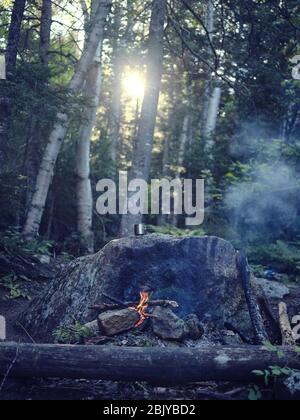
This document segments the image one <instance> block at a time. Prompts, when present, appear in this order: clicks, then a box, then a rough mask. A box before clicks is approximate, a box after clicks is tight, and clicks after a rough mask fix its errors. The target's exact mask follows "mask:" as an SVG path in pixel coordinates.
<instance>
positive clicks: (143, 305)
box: [133, 292, 150, 328]
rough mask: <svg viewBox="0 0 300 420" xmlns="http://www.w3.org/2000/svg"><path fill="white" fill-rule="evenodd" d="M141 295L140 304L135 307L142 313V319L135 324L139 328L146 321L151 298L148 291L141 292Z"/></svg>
mask: <svg viewBox="0 0 300 420" xmlns="http://www.w3.org/2000/svg"><path fill="white" fill-rule="evenodd" d="M140 297H141V299H140V302H139V304H138V305H137V306H136V307H134V308H133V309H134V310H135V311H137V312H138V314H139V315H140V319H139V321H138V322H137V323H136V324H135V328H138V327H139V326H141V325H142V324H143V323H144V321H145V320H146V319H147V318H148V314H147V312H146V310H147V308H148V306H149V305H148V302H149V299H150V295H149V293H148V292H140Z"/></svg>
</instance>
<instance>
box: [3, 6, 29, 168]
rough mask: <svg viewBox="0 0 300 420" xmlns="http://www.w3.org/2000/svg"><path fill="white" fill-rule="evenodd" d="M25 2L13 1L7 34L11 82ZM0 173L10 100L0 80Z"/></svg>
mask: <svg viewBox="0 0 300 420" xmlns="http://www.w3.org/2000/svg"><path fill="white" fill-rule="evenodd" d="M25 5H26V0H15V2H14V5H13V10H12V15H11V21H10V27H9V32H8V42H7V48H6V54H5V60H6V78H7V80H8V81H12V80H13V77H14V73H15V69H16V62H17V53H18V45H19V41H20V34H21V26H22V21H23V16H24V11H25ZM0 92H1V94H0V172H2V171H3V164H4V155H5V149H6V147H7V144H8V132H9V126H10V117H11V105H12V104H11V98H10V96H9V90H8V86H7V82H6V81H5V80H0Z"/></svg>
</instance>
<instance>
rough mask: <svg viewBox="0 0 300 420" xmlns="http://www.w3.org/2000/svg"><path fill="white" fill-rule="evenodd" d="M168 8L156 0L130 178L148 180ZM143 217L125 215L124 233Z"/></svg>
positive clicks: (122, 227) (130, 230)
mask: <svg viewBox="0 0 300 420" xmlns="http://www.w3.org/2000/svg"><path fill="white" fill-rule="evenodd" d="M166 12H167V4H166V0H154V2H153V6H152V16H151V23H150V34H149V48H148V65H147V76H146V81H147V82H146V91H145V97H144V101H143V106H142V111H141V117H140V121H139V128H138V133H137V141H136V146H135V150H134V152H133V161H132V167H131V170H130V174H129V179H135V178H139V179H144V180H146V181H148V178H149V174H150V165H151V155H152V148H153V137H154V130H155V122H156V116H157V107H158V100H159V94H160V85H161V77H162V71H163V50H164V48H163V39H164V24H165V20H166ZM141 204H143V203H141ZM141 220H142V215H137V216H133V215H129V214H127V215H124V216H123V217H122V222H121V236H130V235H132V234H133V233H134V225H135V224H136V223H140V222H141Z"/></svg>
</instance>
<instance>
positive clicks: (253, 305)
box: [237, 251, 270, 345]
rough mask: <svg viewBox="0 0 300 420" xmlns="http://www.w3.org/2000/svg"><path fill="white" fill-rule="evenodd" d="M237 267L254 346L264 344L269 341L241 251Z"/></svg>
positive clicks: (247, 265) (244, 256) (246, 261)
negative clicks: (252, 330)
mask: <svg viewBox="0 0 300 420" xmlns="http://www.w3.org/2000/svg"><path fill="white" fill-rule="evenodd" d="M237 266H238V270H239V273H240V277H241V281H242V286H243V289H244V293H245V297H246V301H247V305H248V309H249V314H250V317H251V322H252V325H253V329H254V333H255V341H256V344H260V345H262V344H264V343H265V342H267V341H270V340H269V336H268V333H267V330H266V328H265V326H264V321H263V318H262V315H261V313H260V310H259V307H258V304H257V301H256V297H255V294H254V292H253V290H252V286H251V269H250V267H249V264H248V259H247V257H246V254H245V253H244V252H243V251H240V252H239V253H238V255H237Z"/></svg>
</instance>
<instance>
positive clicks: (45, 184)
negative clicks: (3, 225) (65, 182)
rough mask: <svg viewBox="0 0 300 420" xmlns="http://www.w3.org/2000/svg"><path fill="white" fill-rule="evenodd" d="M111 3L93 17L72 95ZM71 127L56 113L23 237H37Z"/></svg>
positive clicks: (92, 54) (105, 2)
mask: <svg viewBox="0 0 300 420" xmlns="http://www.w3.org/2000/svg"><path fill="white" fill-rule="evenodd" d="M111 3H112V2H111V0H102V1H101V2H100V4H99V6H98V8H97V11H96V13H95V15H94V18H93V28H92V30H91V33H90V36H89V39H88V42H87V45H86V47H85V49H84V51H83V54H82V56H81V58H80V60H79V63H78V66H77V69H76V71H75V74H74V76H73V78H72V80H71V82H70V84H69V89H70V91H71V92H73V93H77V92H79V91H80V89H81V87H82V84H83V82H84V79H85V76H86V72H87V70H88V68H89V67H90V65H91V63H92V62H93V60H94V58H95V54H96V51H97V48H98V46H99V41H100V40H101V37H102V36H103V27H104V24H105V21H106V18H107V15H108V13H109V10H110V7H111ZM68 125H69V116H68V115H67V114H64V113H61V112H60V113H58V114H57V122H56V124H55V126H54V129H53V131H52V133H51V135H50V138H49V142H48V144H47V147H46V150H45V153H44V156H43V160H42V163H41V166H40V170H39V174H38V176H37V181H36V186H35V192H34V195H33V198H32V202H31V206H30V209H29V212H28V215H27V219H26V222H25V226H24V231H23V232H24V234H25V235H26V236H27V237H31V238H32V237H35V236H37V235H38V232H39V228H40V224H41V220H42V216H43V212H44V208H45V203H46V199H47V194H48V191H49V187H50V184H51V181H52V177H53V171H54V166H55V163H56V160H57V157H58V154H59V151H60V149H61V146H62V143H63V140H64V137H65V135H66V133H67V129H68Z"/></svg>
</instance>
